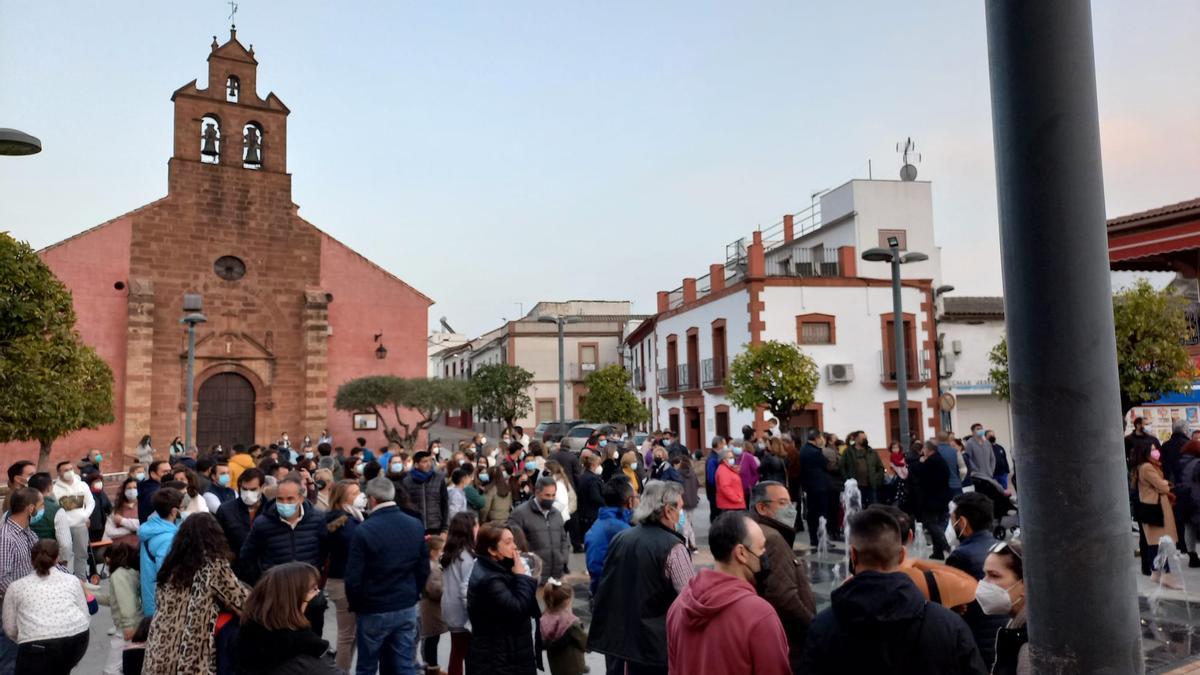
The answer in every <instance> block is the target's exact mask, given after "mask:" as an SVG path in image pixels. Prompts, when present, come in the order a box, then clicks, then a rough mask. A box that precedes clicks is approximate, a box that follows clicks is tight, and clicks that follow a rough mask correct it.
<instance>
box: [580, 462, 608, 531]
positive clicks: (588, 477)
mask: <svg viewBox="0 0 1200 675" xmlns="http://www.w3.org/2000/svg"><path fill="white" fill-rule="evenodd" d="M580 464H581V466H582V473H580V475H579V480H578V481H576V485H577V488H576V494H577V495H578V502H579V508H578V509H577V510H576V511H575V516H576V517H577V518H578V519H579V532H580V536H581V538H582V537H586V535H587V532H588V530H589V529H591V527H592V524H593V523H595V522H596V518H597V516H598V515H599V513H600V509H602V508H603V507H604V506H605V504H604V480H603V479H602V478H601V477H600V474H602V473H603V472H604V469H603V468H602V467H601V466H600V458H599V457H597V456H596V455H594V454H592V453H590V452H589V453H587V454H586V455H584V456H583V459H582V461H581V462H580Z"/></svg>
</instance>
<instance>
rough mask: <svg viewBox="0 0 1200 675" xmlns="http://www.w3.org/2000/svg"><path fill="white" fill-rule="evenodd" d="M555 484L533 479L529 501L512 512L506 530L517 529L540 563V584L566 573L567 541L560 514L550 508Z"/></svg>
mask: <svg viewBox="0 0 1200 675" xmlns="http://www.w3.org/2000/svg"><path fill="white" fill-rule="evenodd" d="M557 494H558V484H557V483H556V482H555V480H554V478H553V477H552V476H542V477H541V478H539V479H537V482H536V483H535V484H534V488H533V498H532V499H529V500H527V501H526V502H525V503H524V504H521V505H520V506H518V507H517V508H516V509H514V510H513V512H512V515H511V516H510V517H509V519H508V526H509V527H512V528H519V529H520V530H521V531H522V532H524V534H525V538H526V539H527V540H528V541H529V550H530V551H531V552H533V553H535V554H536V555H537V556H538V557H539V558H541V559H542V560H543V561H544V563H545V564H544V565H542V578H541V580H542V582H543V583H544V582H545V581H546V579H548V578H550V577H561V576H562V575H564V574H566V572H567V562H568V560H569V558H570V555H571V541H570V539H569V538H568V537H567V531H566V528H565V521H564V520H563V517H562V512H561V511H559V509H558V508H556V507H555V505H554V500H555V497H556V496H557Z"/></svg>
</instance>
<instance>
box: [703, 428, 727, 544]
mask: <svg viewBox="0 0 1200 675" xmlns="http://www.w3.org/2000/svg"><path fill="white" fill-rule="evenodd" d="M724 451H725V439H724V438H722V437H721V436H713V439H712V450H709V451H708V461H706V462H705V463H704V494H705V496H707V497H708V524H709V525H712V524H713V522H714V521H716V519H717V516H719V515H721V509H718V508H717V467H718V466H720V465H721V453H722V452H724Z"/></svg>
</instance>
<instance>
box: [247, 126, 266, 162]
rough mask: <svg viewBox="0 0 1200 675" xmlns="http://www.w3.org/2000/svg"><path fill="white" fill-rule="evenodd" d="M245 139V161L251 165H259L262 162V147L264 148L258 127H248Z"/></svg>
mask: <svg viewBox="0 0 1200 675" xmlns="http://www.w3.org/2000/svg"><path fill="white" fill-rule="evenodd" d="M245 139H246V157H245V160H244V161H245V163H246V164H247V165H251V166H258V165H259V164H262V155H261V154H260V149H261V148H262V139H261V138H259V131H258V128H256V127H253V126H250V127H246V134H245Z"/></svg>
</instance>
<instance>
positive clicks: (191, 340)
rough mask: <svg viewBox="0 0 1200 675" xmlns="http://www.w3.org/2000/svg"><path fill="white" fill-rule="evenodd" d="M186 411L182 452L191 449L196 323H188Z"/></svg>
mask: <svg viewBox="0 0 1200 675" xmlns="http://www.w3.org/2000/svg"><path fill="white" fill-rule="evenodd" d="M187 326H188V354H187V410H186V411H185V412H184V425H185V427H186V428H185V429H184V430H183V437H184V442H183V443H184V445H183V449H184V451H187V450H191V449H192V396H193V394H192V390H193V389H194V388H195V383H196V322H195V321H188V325H187Z"/></svg>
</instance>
